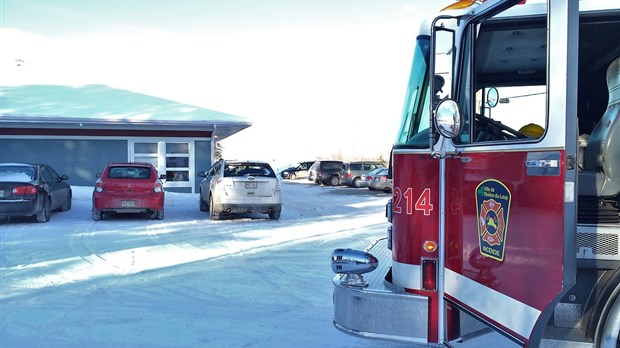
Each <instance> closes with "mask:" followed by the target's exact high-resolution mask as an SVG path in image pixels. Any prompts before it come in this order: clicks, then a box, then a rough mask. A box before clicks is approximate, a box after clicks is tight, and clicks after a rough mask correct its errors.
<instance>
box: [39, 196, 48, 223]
mask: <svg viewBox="0 0 620 348" xmlns="http://www.w3.org/2000/svg"><path fill="white" fill-rule="evenodd" d="M51 215H52V202H51V201H50V199H49V198H46V199H45V203H43V208H42V209H41V210H39V211H38V212H37V215H36V217H37V222H41V223H44V222H48V221H50V216H51Z"/></svg>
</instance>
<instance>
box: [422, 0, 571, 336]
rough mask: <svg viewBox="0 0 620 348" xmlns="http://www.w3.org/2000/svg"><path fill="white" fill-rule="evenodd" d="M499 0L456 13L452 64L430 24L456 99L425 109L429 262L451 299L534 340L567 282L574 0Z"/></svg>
mask: <svg viewBox="0 0 620 348" xmlns="http://www.w3.org/2000/svg"><path fill="white" fill-rule="evenodd" d="M504 3H505V2H502V1H497V2H491V1H488V2H485V3H484V4H483V5H482V6H481V7H480V8H479V9H480V10H479V11H478V12H477V13H473V14H470V15H466V16H463V17H460V18H459V20H458V22H459V24H458V26H459V31H457V32H456V34H455V35H448V39H451V38H452V37H453V38H454V39H453V40H454V41H453V45H454V46H453V48H454V51H452V50H449V51H451V52H452V53H453V56H454V58H453V59H451V60H446V59H443V57H442V56H441V55H442V54H445V50H442V49H439V47H441V46H442V45H444V44H445V42H444V43H441V42H440V41H441V40H444V39H443V38H442V37H441V36H442V35H441V31H442V29H441V28H442V27H443V26H442V25H441V20H437V21H436V22H435V24H434V25H435V27H434V29H435V31H434V34H433V36H432V40H433V42H432V44H433V45H434V46H433V47H434V48H435V49H434V50H433V51H431V52H433V54H434V60H433V65H432V71H434V73H435V75H440V76H441V75H442V74H446V71H448V72H449V73H450V75H451V76H449V77H450V80H451V83H452V90H453V91H454V94H453V96H452V98H454V99H455V101H456V102H457V103H458V108H453V110H454V112H453V114H452V115H450V113H446V109H447V110H450V108H445V107H443V109H444V110H443V111H440V110H442V105H444V104H443V103H446V105H448V103H449V102H451V101H452V100H447V101H446V100H444V101H442V102H440V103H439V106H438V107H437V108H435V115H434V124H435V128H436V129H437V130H439V131H440V133H441V134H442V136H441V137H440V138H439V141H436V142H434V145H433V150H434V155H433V157H435V158H439V161H440V165H439V167H440V170H439V172H440V174H439V185H440V189H439V192H440V200H441V202H442V203H441V204H440V209H441V214H440V219H441V221H440V224H439V226H440V227H439V228H440V245H443V246H444V247H443V252H444V256H443V257H442V261H443V265H442V264H441V263H440V265H439V266H440V268H441V269H442V270H443V274H442V276H443V284H444V288H443V291H442V293H443V298H444V299H445V301H446V302H447V303H449V304H450V307H457V308H459V309H460V310H462V311H465V312H467V313H469V314H471V315H473V316H475V317H477V318H479V319H481V320H482V321H483V322H485V323H487V324H488V325H490V326H491V327H493V328H495V329H496V330H498V331H499V332H501V333H503V334H504V335H506V336H507V337H509V338H511V339H513V340H514V341H516V342H518V343H521V344H523V345H524V346H537V345H538V344H539V342H540V339H541V336H542V332H543V330H544V327H545V326H546V324H547V321H548V319H549V317H550V316H551V314H552V312H553V309H554V307H555V304H556V303H557V302H558V301H559V300H560V298H561V297H562V296H563V294H564V293H565V292H566V291H568V289H570V287H572V286H573V284H574V279H575V261H574V259H575V241H574V239H575V237H574V236H575V231H576V222H575V219H574V217H575V207H576V205H575V166H574V159H575V156H576V137H577V129H576V99H577V91H576V89H577V83H576V82H577V76H576V74H577V73H576V71H577V69H576V66H577V65H576V64H577V46H576V45H577V44H576V43H577V41H578V40H577V38H576V37H575V36H576V34H577V30H576V28H577V20H578V9H577V5H578V4H577V2H574V1H558V0H549V3H548V4H540V5H539V4H525V5H521V4H517V5H515V6H513V7H511V8H509V9H505V6H504V5H505V4H504ZM513 3H514V1H513ZM502 6H504V7H502ZM474 12H475V11H474ZM454 52H456V53H455V54H454ZM446 61H447V62H448V64H449V65H448V66H446V65H445V63H442V62H446ZM444 80H449V79H444ZM459 109H460V110H459ZM457 114H460V115H461V116H462V118H461V119H460V121H461V122H462V128H460V129H459V131H458V132H454V130H455V129H457V128H458V127H457V126H458V121H459V119H458V118H455V117H454V115H457ZM446 115H448V116H451V117H452V119H450V117H447V118H446V117H445V116H446ZM452 120H454V122H455V123H457V125H455V124H452V123H451V122H452ZM454 133H457V134H454ZM442 242H443V243H442ZM442 266H443V267H442ZM440 279H442V277H441V276H440Z"/></svg>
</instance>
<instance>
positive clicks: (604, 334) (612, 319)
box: [594, 296, 620, 348]
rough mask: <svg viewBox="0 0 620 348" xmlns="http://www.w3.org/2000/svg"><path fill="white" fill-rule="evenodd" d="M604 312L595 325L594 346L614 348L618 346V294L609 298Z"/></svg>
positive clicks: (619, 329)
mask: <svg viewBox="0 0 620 348" xmlns="http://www.w3.org/2000/svg"><path fill="white" fill-rule="evenodd" d="M605 307H606V308H607V310H606V313H605V314H604V315H602V316H601V318H600V319H599V322H598V323H597V327H596V337H595V339H594V346H595V347H597V348H616V347H619V346H620V320H618V317H619V316H620V296H616V297H615V299H609V300H608V301H607V304H605Z"/></svg>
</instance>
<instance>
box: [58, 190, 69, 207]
mask: <svg viewBox="0 0 620 348" xmlns="http://www.w3.org/2000/svg"><path fill="white" fill-rule="evenodd" d="M68 210H71V191H69V193H68V194H67V200H66V201H65V204H63V205H62V207H60V211H68Z"/></svg>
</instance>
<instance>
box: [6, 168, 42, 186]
mask: <svg viewBox="0 0 620 348" xmlns="http://www.w3.org/2000/svg"><path fill="white" fill-rule="evenodd" d="M35 173H36V169H35V168H34V167H32V166H20V165H16V166H13V165H11V166H0V181H17V182H29V181H32V180H34V178H35Z"/></svg>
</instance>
